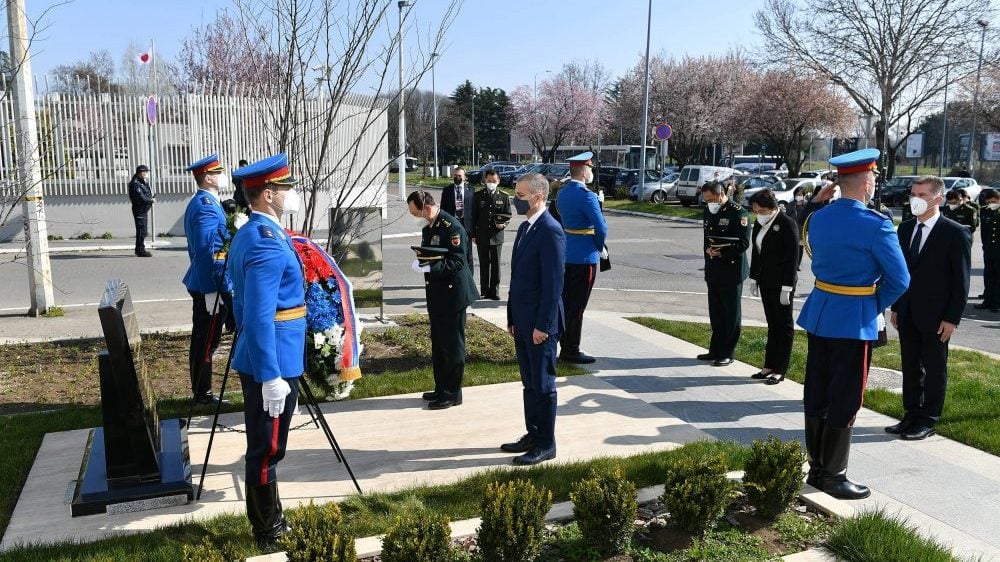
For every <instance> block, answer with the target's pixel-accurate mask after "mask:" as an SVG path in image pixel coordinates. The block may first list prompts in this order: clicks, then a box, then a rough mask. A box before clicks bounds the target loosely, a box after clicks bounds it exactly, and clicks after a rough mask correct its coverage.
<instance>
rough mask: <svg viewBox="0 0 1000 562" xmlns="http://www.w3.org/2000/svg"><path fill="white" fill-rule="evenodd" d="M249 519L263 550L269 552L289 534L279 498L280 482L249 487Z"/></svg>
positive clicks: (259, 545) (254, 534) (258, 543)
mask: <svg viewBox="0 0 1000 562" xmlns="http://www.w3.org/2000/svg"><path fill="white" fill-rule="evenodd" d="M247 518H248V519H250V528H251V529H253V538H254V540H255V541H256V542H257V546H258V547H259V548H260V549H261V550H268V549H270V548H272V547H273V546H274V545H275V543H277V542H278V538H279V537H281V535H283V534H285V533H286V532H288V530H289V529H288V524H287V523H286V522H285V514H284V512H283V511H282V509H281V499H280V498H279V497H278V482H277V481H276V480H275V481H272V482H271V483H270V484H264V485H263V486H251V485H249V484H248V485H247Z"/></svg>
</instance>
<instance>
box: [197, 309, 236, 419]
mask: <svg viewBox="0 0 1000 562" xmlns="http://www.w3.org/2000/svg"><path fill="white" fill-rule="evenodd" d="M188 294H189V295H191V305H192V306H191V346H190V347H189V348H188V366H189V370H190V374H191V393H192V394H193V395H194V397H195V398H196V399H197V398H201V397H203V396H208V395H210V394H212V355H214V354H215V350H216V349H218V348H219V338H220V337H221V335H222V325H223V323H224V322H225V321H226V318H227V316H228V315H229V310H231V309H232V307H233V296H232V295H231V294H229V293H219V310H218V312H217V313H216V315H215V316H214V317H213V316H212V315H211V314H209V313H208V310H206V309H205V294H204V293H198V292H195V291H188ZM214 304H215V303H214V302H209V303H208V306H213V305H214Z"/></svg>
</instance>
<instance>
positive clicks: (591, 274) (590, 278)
mask: <svg viewBox="0 0 1000 562" xmlns="http://www.w3.org/2000/svg"><path fill="white" fill-rule="evenodd" d="M595 271H597V266H596V265H589V266H587V287H588V289H587V300H590V288H593V286H594V272H595ZM579 317H580V318H581V319H582V318H583V307H581V308H580V316H579Z"/></svg>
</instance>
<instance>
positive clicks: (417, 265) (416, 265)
mask: <svg viewBox="0 0 1000 562" xmlns="http://www.w3.org/2000/svg"><path fill="white" fill-rule="evenodd" d="M410 269H412V270H413V272H414V273H423V271H421V270H420V260H413V263H411V264H410Z"/></svg>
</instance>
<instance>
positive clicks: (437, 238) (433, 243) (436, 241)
mask: <svg viewBox="0 0 1000 562" xmlns="http://www.w3.org/2000/svg"><path fill="white" fill-rule="evenodd" d="M440 243H441V237H440V236H438V235H437V234H435V235H434V236H431V246H437V245H438V244H440Z"/></svg>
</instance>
